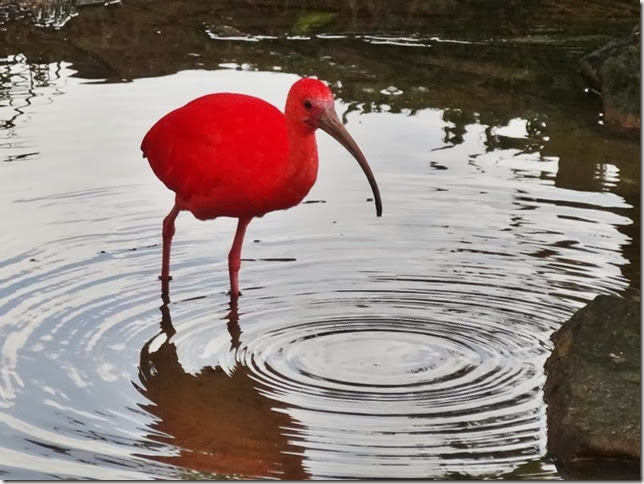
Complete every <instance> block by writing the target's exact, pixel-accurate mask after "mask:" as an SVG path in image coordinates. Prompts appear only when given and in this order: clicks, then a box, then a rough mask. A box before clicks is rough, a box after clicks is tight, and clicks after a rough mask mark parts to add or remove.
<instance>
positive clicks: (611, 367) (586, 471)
mask: <svg viewBox="0 0 644 484" xmlns="http://www.w3.org/2000/svg"><path fill="white" fill-rule="evenodd" d="M552 340H553V342H554V345H555V346H554V350H553V353H552V355H551V356H550V357H549V358H548V360H547V361H546V365H545V369H546V375H547V378H546V384H545V388H544V393H545V395H544V398H545V401H546V403H547V404H548V417H547V421H548V453H549V454H550V455H551V456H552V457H553V458H554V460H555V463H556V464H557V468H558V469H559V471H560V473H561V474H562V476H563V477H564V478H571V479H599V478H603V479H639V478H640V420H641V418H640V302H639V299H637V300H633V299H624V298H620V297H616V296H597V297H596V298H595V299H594V300H593V301H592V302H590V303H589V304H588V305H587V306H585V307H584V308H582V309H580V310H579V311H578V312H577V313H575V314H574V315H573V316H572V317H571V318H570V319H569V320H568V321H567V322H565V323H564V324H563V326H562V327H561V328H560V329H559V330H557V331H556V332H555V333H554V334H553V335H552Z"/></svg>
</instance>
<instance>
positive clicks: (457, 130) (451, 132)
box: [443, 108, 475, 145]
mask: <svg viewBox="0 0 644 484" xmlns="http://www.w3.org/2000/svg"><path fill="white" fill-rule="evenodd" d="M443 121H445V126H444V127H443V131H445V137H444V138H443V142H444V143H447V144H450V145H459V144H461V143H462V142H463V135H464V134H465V131H466V126H467V125H468V124H471V123H473V122H475V117H474V116H473V115H472V114H471V113H466V112H465V111H463V110H462V109H450V108H448V109H445V110H444V111H443Z"/></svg>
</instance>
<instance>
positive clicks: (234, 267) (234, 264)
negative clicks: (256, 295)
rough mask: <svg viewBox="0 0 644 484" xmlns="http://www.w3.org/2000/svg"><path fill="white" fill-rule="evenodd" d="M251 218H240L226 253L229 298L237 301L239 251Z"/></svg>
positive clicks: (239, 264) (238, 293) (239, 265)
mask: <svg viewBox="0 0 644 484" xmlns="http://www.w3.org/2000/svg"><path fill="white" fill-rule="evenodd" d="M251 219H252V217H246V218H240V219H239V222H238V223H237V232H235V240H234V242H233V246H232V247H231V248H230V252H229V253H228V275H229V276H230V298H231V299H233V300H234V299H237V297H239V295H240V294H241V293H240V292H239V268H240V267H241V249H242V244H243V243H244V235H245V234H246V227H248V224H249V223H250V221H251Z"/></svg>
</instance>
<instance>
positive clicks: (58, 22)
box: [0, 0, 103, 29]
mask: <svg viewBox="0 0 644 484" xmlns="http://www.w3.org/2000/svg"><path fill="white" fill-rule="evenodd" d="M77 3H78V0H76V1H74V0H45V1H42V0H9V1H6V2H0V24H3V23H6V22H8V21H10V20H16V19H20V18H28V19H30V20H31V22H33V24H34V25H36V26H37V27H54V28H55V29H59V28H61V27H63V26H64V25H65V24H66V23H67V22H68V21H69V20H70V19H71V18H73V17H75V16H76V4H77ZM85 3H91V0H90V1H89V2H88V1H87V0H86V1H85ZM100 3H103V2H102V1H101V2H100Z"/></svg>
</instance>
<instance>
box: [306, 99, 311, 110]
mask: <svg viewBox="0 0 644 484" xmlns="http://www.w3.org/2000/svg"><path fill="white" fill-rule="evenodd" d="M312 107H313V104H312V103H311V101H309V100H308V99H306V100H305V101H304V109H311V108H312Z"/></svg>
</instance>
